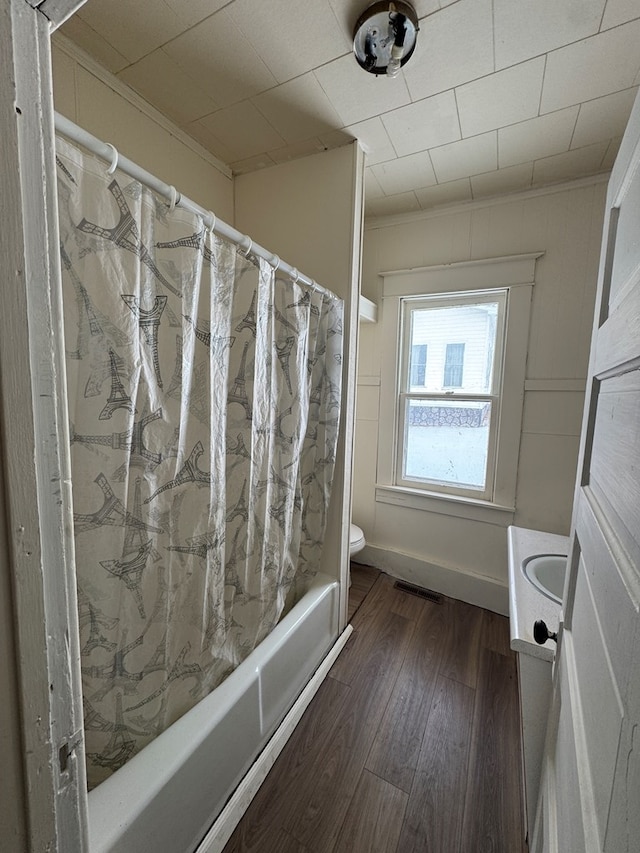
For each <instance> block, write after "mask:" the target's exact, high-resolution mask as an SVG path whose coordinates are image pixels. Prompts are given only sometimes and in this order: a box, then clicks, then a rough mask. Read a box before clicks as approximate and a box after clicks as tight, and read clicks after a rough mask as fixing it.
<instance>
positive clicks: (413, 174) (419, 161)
mask: <svg viewBox="0 0 640 853" xmlns="http://www.w3.org/2000/svg"><path fill="white" fill-rule="evenodd" d="M371 170H372V172H373V174H374V175H375V176H376V178H377V179H378V183H379V184H380V186H381V187H382V189H383V191H384V192H385V193H386V194H387V195H393V194H395V193H401V192H406V191H407V190H410V189H415V188H416V187H430V186H431V185H432V184H435V183H436V176H435V174H434V171H433V166H432V165H431V159H430V157H429V154H428V153H427V152H426V151H421V152H419V153H418V154H409V156H408V157H398V159H397V160H390V161H389V162H387V163H378V165H377V166H372V167H371Z"/></svg>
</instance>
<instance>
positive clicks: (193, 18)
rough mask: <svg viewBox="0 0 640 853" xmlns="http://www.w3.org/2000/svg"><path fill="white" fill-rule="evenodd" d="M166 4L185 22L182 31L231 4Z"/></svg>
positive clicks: (196, 0) (217, 0) (204, 0)
mask: <svg viewBox="0 0 640 853" xmlns="http://www.w3.org/2000/svg"><path fill="white" fill-rule="evenodd" d="M130 2H131V0H129V3H130ZM145 2H146V0H145ZM164 2H165V3H166V4H167V6H170V7H171V8H172V9H173V11H174V12H175V13H176V15H178V16H179V17H180V20H181V21H182V22H183V24H182V29H183V30H187V29H189V27H192V26H193V25H194V24H197V23H198V22H199V21H204V19H205V18H208V17H209V15H213V13H214V12H218V11H219V10H220V9H222V8H223V6H226V5H227V4H228V3H229V0H189V2H188V3H185V2H184V0H164Z"/></svg>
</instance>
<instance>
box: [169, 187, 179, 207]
mask: <svg viewBox="0 0 640 853" xmlns="http://www.w3.org/2000/svg"><path fill="white" fill-rule="evenodd" d="M177 203H178V191H177V190H176V188H175V187H174V186H173V184H172V185H171V186H170V187H169V211H170V212H173V211H174V210H175V207H176V204H177Z"/></svg>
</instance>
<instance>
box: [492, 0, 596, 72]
mask: <svg viewBox="0 0 640 853" xmlns="http://www.w3.org/2000/svg"><path fill="white" fill-rule="evenodd" d="M604 3H605V0H562V2H558V0H535V3H532V2H531V0H494V12H493V13H494V16H495V39H496V68H507V67H508V66H509V65H515V64H516V63H517V62H522V61H523V60H525V59H530V58H531V57H532V56H539V55H540V54H543V53H548V52H549V51H550V50H554V49H555V48H557V47H561V46H562V45H564V44H568V43H570V42H574V41H578V40H579V39H584V38H587V37H588V36H591V35H594V34H595V33H597V32H598V29H599V27H600V20H601V18H602V10H603V9H604Z"/></svg>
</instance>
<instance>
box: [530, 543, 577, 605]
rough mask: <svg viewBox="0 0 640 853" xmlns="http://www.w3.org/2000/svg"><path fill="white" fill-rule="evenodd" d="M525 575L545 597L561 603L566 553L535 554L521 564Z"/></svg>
mask: <svg viewBox="0 0 640 853" xmlns="http://www.w3.org/2000/svg"><path fill="white" fill-rule="evenodd" d="M522 569H523V571H524V574H525V577H526V578H527V580H528V581H530V583H532V584H533V585H534V586H535V587H536V589H538V590H539V591H540V592H541V593H542V594H543V595H546V596H547V598H550V599H551V600H552V601H556V602H557V603H558V604H562V593H563V591H564V576H565V573H566V570H567V555H566V554H536V555H534V556H533V557H529V558H528V559H526V560H525V561H524V563H523V564H522Z"/></svg>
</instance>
